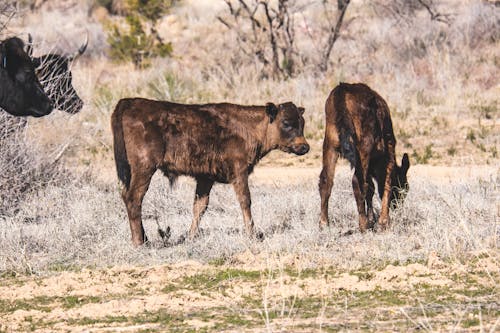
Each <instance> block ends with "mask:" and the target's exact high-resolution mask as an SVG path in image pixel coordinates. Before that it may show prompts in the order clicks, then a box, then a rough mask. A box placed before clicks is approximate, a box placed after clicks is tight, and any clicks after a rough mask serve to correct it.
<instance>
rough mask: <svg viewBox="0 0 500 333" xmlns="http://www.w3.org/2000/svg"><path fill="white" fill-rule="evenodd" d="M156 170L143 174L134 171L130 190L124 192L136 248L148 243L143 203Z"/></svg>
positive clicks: (142, 172) (123, 196)
mask: <svg viewBox="0 0 500 333" xmlns="http://www.w3.org/2000/svg"><path fill="white" fill-rule="evenodd" d="M154 171H155V170H147V171H141V173H137V172H134V170H132V178H131V180H130V186H129V188H128V190H127V189H126V188H124V189H123V191H122V198H123V201H124V202H125V206H126V207H127V214H128V219H129V223H130V231H131V233H132V243H133V244H134V245H135V246H140V245H142V244H144V242H146V241H147V238H146V235H145V233H144V227H143V225H142V217H141V212H142V201H143V199H144V195H145V194H146V192H147V190H148V188H149V184H150V182H151V177H152V176H153V174H154Z"/></svg>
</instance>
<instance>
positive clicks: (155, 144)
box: [112, 98, 309, 245]
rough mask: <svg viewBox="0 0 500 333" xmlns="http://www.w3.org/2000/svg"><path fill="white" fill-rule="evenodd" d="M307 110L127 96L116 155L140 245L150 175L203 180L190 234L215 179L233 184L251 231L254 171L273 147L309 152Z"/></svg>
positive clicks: (117, 120) (117, 126) (116, 120)
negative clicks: (250, 179)
mask: <svg viewBox="0 0 500 333" xmlns="http://www.w3.org/2000/svg"><path fill="white" fill-rule="evenodd" d="M303 111H304V109H303V108H298V107H296V106H295V105H294V104H293V103H291V102H288V103H284V104H280V105H278V106H276V105H274V104H272V103H268V104H267V105H266V106H242V105H235V104H228V103H222V104H205V105H185V104H175V103H170V102H164V101H153V100H147V99H141V98H136V99H123V100H121V101H119V102H118V104H117V106H116V109H115V111H114V112H113V115H112V128H113V137H114V150H115V162H116V166H117V172H118V177H119V178H120V180H121V181H122V182H123V183H124V185H125V187H124V189H123V192H122V196H123V200H124V202H125V205H126V206H127V212H128V216H129V221H130V227H131V232H132V241H133V243H134V244H135V245H140V244H142V243H143V242H144V241H145V240H146V239H145V235H144V229H143V227H142V220H141V205H142V199H143V197H144V194H145V193H146V191H147V189H148V186H149V182H150V180H151V177H152V175H153V174H154V173H155V171H156V170H157V169H160V170H162V171H163V172H164V174H165V175H167V176H168V177H169V178H170V179H173V178H174V179H175V177H177V176H179V175H187V176H192V177H194V178H195V179H196V181H197V186H196V195H195V202H194V206H193V215H194V216H193V224H192V225H191V230H190V234H189V236H190V238H193V237H195V236H196V234H197V233H198V223H199V219H200V218H201V215H202V214H203V213H204V211H205V210H206V207H207V205H208V198H209V193H210V190H211V188H212V185H213V183H214V182H220V183H231V184H232V185H233V187H234V189H235V192H236V195H237V197H238V200H239V202H240V205H241V208H242V211H243V218H244V222H245V227H246V231H247V232H248V233H250V234H252V233H253V232H254V230H253V229H254V228H253V221H252V217H251V212H250V205H251V201H250V192H249V189H248V175H249V174H250V173H251V172H252V171H253V168H254V166H255V165H256V164H257V162H258V161H259V160H260V159H261V158H262V157H264V156H265V155H266V154H267V153H268V152H270V151H271V150H273V149H281V150H283V151H286V152H293V153H295V154H297V155H302V154H305V153H307V151H308V150H309V145H308V144H307V142H306V140H305V138H304V135H303V129H304V118H303V117H302V113H303Z"/></svg>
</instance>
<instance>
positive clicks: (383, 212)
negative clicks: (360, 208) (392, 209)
mask: <svg viewBox="0 0 500 333" xmlns="http://www.w3.org/2000/svg"><path fill="white" fill-rule="evenodd" d="M393 154H394V153H393ZM392 156H394V155H392ZM395 163H396V162H395V160H394V157H392V158H391V157H389V162H388V163H387V167H386V174H385V182H384V194H383V195H382V203H381V207H380V217H379V219H378V224H379V227H380V229H381V230H385V229H387V228H388V227H389V225H390V217H389V204H390V202H389V201H390V198H391V190H392V188H391V180H392V179H391V178H392V171H393V169H394V164H395Z"/></svg>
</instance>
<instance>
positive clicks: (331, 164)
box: [319, 130, 339, 228]
mask: <svg viewBox="0 0 500 333" xmlns="http://www.w3.org/2000/svg"><path fill="white" fill-rule="evenodd" d="M337 138H338V135H337V132H336V131H335V130H330V135H328V132H327V135H325V140H324V141H323V169H322V170H321V174H320V176H319V195H320V196H321V216H320V220H319V227H320V228H323V227H325V226H327V225H328V224H329V223H328V201H329V200H330V195H331V193H332V187H333V179H334V177H335V166H336V165H337V160H338V158H339V153H338V152H337V149H338V146H339V141H338V139H337Z"/></svg>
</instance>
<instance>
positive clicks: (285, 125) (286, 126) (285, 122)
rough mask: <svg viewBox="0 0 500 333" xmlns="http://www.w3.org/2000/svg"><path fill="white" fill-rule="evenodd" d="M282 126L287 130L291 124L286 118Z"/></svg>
mask: <svg viewBox="0 0 500 333" xmlns="http://www.w3.org/2000/svg"><path fill="white" fill-rule="evenodd" d="M283 128H284V129H286V130H288V129H291V128H292V124H291V123H290V122H288V121H286V120H284V121H283Z"/></svg>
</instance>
